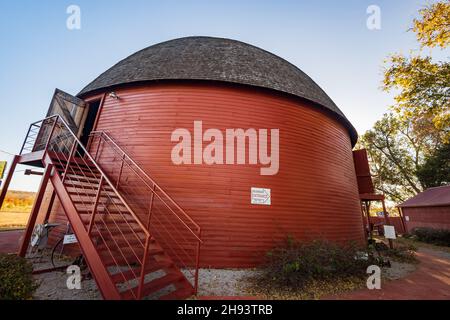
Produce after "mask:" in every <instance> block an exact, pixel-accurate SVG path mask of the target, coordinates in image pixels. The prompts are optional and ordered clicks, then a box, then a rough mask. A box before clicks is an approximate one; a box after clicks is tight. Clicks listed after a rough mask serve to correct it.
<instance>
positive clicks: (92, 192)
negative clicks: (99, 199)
mask: <svg viewBox="0 0 450 320" xmlns="http://www.w3.org/2000/svg"><path fill="white" fill-rule="evenodd" d="M66 189H67V193H69V194H71V195H72V194H73V195H79V196H92V197H96V196H97V188H94V189H82V188H75V187H70V186H66ZM100 195H103V196H104V197H106V196H108V197H110V198H113V199H120V198H119V197H118V195H117V194H116V193H115V192H114V191H108V190H104V189H103V187H102V191H101V193H100Z"/></svg>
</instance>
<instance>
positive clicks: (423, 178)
mask: <svg viewBox="0 0 450 320" xmlns="http://www.w3.org/2000/svg"><path fill="white" fill-rule="evenodd" d="M417 177H418V179H419V180H420V182H421V184H422V185H423V186H425V187H426V188H431V187H439V186H443V185H447V184H450V144H444V145H443V146H441V147H440V148H439V149H437V150H436V151H435V152H434V153H433V154H432V155H430V156H428V157H426V158H425V161H424V162H423V164H422V165H421V166H420V167H419V169H418V170H417Z"/></svg>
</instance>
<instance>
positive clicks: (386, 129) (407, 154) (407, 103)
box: [359, 1, 450, 202]
mask: <svg viewBox="0 0 450 320" xmlns="http://www.w3.org/2000/svg"><path fill="white" fill-rule="evenodd" d="M419 14H420V17H419V18H418V19H414V21H413V27H412V28H411V30H412V31H413V32H414V33H415V34H416V37H417V40H418V41H419V43H420V45H421V48H422V49H423V48H425V47H428V48H435V47H438V48H440V49H445V48H448V46H449V44H450V2H449V1H441V2H437V3H434V4H431V5H428V6H426V7H425V8H423V9H421V10H419ZM382 88H383V89H384V90H385V91H388V92H389V91H391V90H396V92H398V93H397V94H396V96H395V105H393V106H392V107H391V111H390V112H389V113H387V114H385V115H384V116H383V118H382V119H381V120H379V121H377V122H376V123H375V125H374V127H373V128H372V129H371V130H369V131H367V132H366V133H365V134H364V135H363V136H362V137H361V139H360V141H359V146H360V147H364V148H366V149H367V151H368V154H369V159H370V162H371V170H372V172H373V174H374V178H375V179H374V182H375V187H376V188H377V189H378V190H380V191H381V192H383V193H385V194H386V196H387V197H388V198H389V199H391V200H393V201H395V202H401V201H403V200H406V199H407V198H409V197H411V196H413V195H415V194H417V193H419V192H421V191H422V190H424V189H426V188H428V187H433V186H439V185H443V184H448V183H450V154H448V153H447V152H446V150H449V147H448V144H449V143H450V64H449V62H448V61H433V59H432V58H431V57H429V56H421V55H420V53H419V54H414V55H412V56H410V57H407V56H404V55H401V54H394V55H391V56H390V57H389V58H388V59H387V60H386V67H385V70H384V78H383V85H382Z"/></svg>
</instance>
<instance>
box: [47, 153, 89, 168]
mask: <svg viewBox="0 0 450 320" xmlns="http://www.w3.org/2000/svg"><path fill="white" fill-rule="evenodd" d="M49 156H50V158H52V159H54V161H53V162H54V164H55V167H65V166H66V164H67V160H66V158H68V155H67V154H56V153H54V152H49ZM70 164H72V165H75V166H80V167H85V168H95V165H94V163H93V162H92V161H91V160H90V159H87V158H79V157H72V159H70Z"/></svg>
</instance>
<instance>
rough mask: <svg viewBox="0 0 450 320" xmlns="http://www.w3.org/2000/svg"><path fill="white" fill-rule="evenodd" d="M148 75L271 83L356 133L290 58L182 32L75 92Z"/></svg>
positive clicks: (354, 136)
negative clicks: (320, 107)
mask: <svg viewBox="0 0 450 320" xmlns="http://www.w3.org/2000/svg"><path fill="white" fill-rule="evenodd" d="M152 80H213V81H224V82H231V83H238V84H245V85H251V86H257V87H263V88H268V89H273V90H277V91H281V92H285V93H289V94H292V95H295V96H297V97H300V98H304V99H307V100H310V101H312V102H315V103H316V104H318V105H320V106H322V107H324V108H325V109H327V110H328V111H331V112H332V113H333V114H334V115H335V116H337V118H338V119H339V120H340V121H341V122H342V123H343V124H344V125H345V126H346V127H347V129H348V130H349V133H350V136H351V139H352V144H355V143H356V140H357V137H358V136H357V133H356V130H355V129H354V127H353V126H352V125H351V123H350V122H349V121H348V120H347V118H346V117H345V115H344V114H343V113H342V111H341V110H339V108H338V107H337V106H336V104H335V103H334V102H333V101H332V100H331V99H330V97H328V95H327V94H326V93H325V92H324V91H323V90H322V89H321V88H320V87H319V86H318V85H317V84H316V83H315V82H314V81H313V80H312V79H311V78H310V77H309V76H308V75H306V74H305V73H304V72H303V71H301V70H300V69H299V68H297V67H296V66H294V65H293V64H291V63H289V62H288V61H286V60H284V59H282V58H280V57H278V56H276V55H274V54H272V53H270V52H267V51H265V50H263V49H260V48H258V47H255V46H252V45H249V44H247V43H244V42H240V41H236V40H231V39H223V38H213V37H186V38H180V39H174V40H170V41H166V42H162V43H158V44H155V45H153V46H150V47H148V48H145V49H143V50H140V51H138V52H136V53H134V54H132V55H131V56H129V57H127V58H125V59H123V60H122V61H120V62H118V63H117V64H116V65H114V66H113V67H111V68H110V69H108V70H107V71H105V72H104V73H102V74H101V75H100V76H99V77H98V78H97V79H95V80H94V81H92V82H91V83H90V84H88V85H87V86H86V87H85V88H84V89H83V90H81V92H80V93H79V94H78V96H83V95H85V94H87V93H90V92H92V91H96V90H99V89H104V88H108V87H112V86H116V85H120V84H127V83H134V82H143V81H152Z"/></svg>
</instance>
